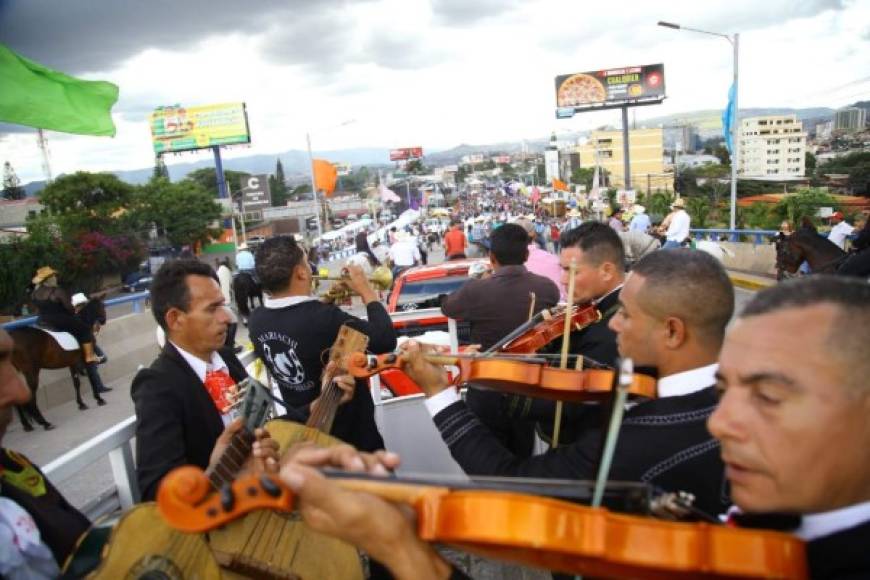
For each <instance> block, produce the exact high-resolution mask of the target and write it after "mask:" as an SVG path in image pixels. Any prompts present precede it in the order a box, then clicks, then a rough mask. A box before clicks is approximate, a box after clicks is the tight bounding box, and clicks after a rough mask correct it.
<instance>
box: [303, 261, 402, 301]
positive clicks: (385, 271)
mask: <svg viewBox="0 0 870 580" xmlns="http://www.w3.org/2000/svg"><path fill="white" fill-rule="evenodd" d="M313 279H314V280H316V281H320V280H324V281H326V280H331V281H335V282H337V283H336V284H333V285H332V286H330V288H329V290H327V291H326V292H324V293H323V294H321V295H320V299H321V300H323V301H324V302H343V301H345V300H347V299H348V298H350V297H351V296H353V295H354V294H355V292H354V291H353V289H352V288H351V287H350V286H348V285H347V280H348V279H349V276H348V275H347V273H346V271H344V272H343V273H342V275H341V276H313ZM367 280H368V281H369V282H370V283H371V285H372V287H373V288H374V289H375V290H379V291H384V290H389V289H390V287H391V286H392V285H393V273H392V271H390V269H389V268H388V267H386V266H378V267H377V268H375V269H374V270H372V273H371V275H370V276H368V278H367Z"/></svg>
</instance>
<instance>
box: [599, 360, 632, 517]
mask: <svg viewBox="0 0 870 580" xmlns="http://www.w3.org/2000/svg"><path fill="white" fill-rule="evenodd" d="M633 374H634V363H633V362H632V360H631V359H630V358H624V359H622V360H620V361H619V384H617V385H616V397H615V399H614V401H613V410H612V411H611V413H610V425H609V426H608V427H607V439H605V442H604V451H603V453H602V454H601V462H600V463H599V464H598V477H597V478H596V479H595V492H594V493H593V495H592V507H594V508H597V507H601V500H602V499H603V498H604V489H605V488H606V487H607V479H608V477H609V476H610V467H611V466H612V465H613V454H614V452H615V451H616V442H617V440H618V439H619V428H620V427H621V426H622V416H623V414H624V413H625V400H626V399H627V398H628V388H629V387H630V386H631V381H632V375H633Z"/></svg>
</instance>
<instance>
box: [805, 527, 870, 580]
mask: <svg viewBox="0 0 870 580" xmlns="http://www.w3.org/2000/svg"><path fill="white" fill-rule="evenodd" d="M807 559H808V560H809V563H810V576H811V577H812V578H825V579H836V580H858V578H870V521H867V522H864V523H863V524H859V525H857V526H855V527H853V528H848V529H845V530H842V531H840V532H837V533H835V534H831V535H830V536H825V537H823V538H817V539H815V540H812V541H811V542H809V543H808V544H807Z"/></svg>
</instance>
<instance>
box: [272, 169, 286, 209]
mask: <svg viewBox="0 0 870 580" xmlns="http://www.w3.org/2000/svg"><path fill="white" fill-rule="evenodd" d="M269 191H270V192H271V194H272V206H273V207H281V206H284V205H287V200H288V199H290V189H289V188H288V187H287V178H286V177H285V176H284V165H283V164H282V163H281V160H280V159H278V160H277V162H276V163H275V174H274V175H270V176H269Z"/></svg>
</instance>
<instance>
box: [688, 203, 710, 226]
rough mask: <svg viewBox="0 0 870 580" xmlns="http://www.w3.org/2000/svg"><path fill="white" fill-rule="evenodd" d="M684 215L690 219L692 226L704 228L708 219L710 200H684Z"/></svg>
mask: <svg viewBox="0 0 870 580" xmlns="http://www.w3.org/2000/svg"><path fill="white" fill-rule="evenodd" d="M686 213H688V214H689V216H690V217H691V218H692V226H693V227H696V228H706V227H707V225H708V220H709V219H710V200H708V199H707V198H706V197H703V196H692V197H687V198H686Z"/></svg>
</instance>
